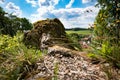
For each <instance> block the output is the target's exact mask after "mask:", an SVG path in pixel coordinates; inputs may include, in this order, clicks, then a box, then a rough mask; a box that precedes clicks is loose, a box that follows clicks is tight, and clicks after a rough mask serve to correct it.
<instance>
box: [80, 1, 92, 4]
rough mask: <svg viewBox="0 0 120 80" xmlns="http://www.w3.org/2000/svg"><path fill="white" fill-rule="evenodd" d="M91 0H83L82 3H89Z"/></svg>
mask: <svg viewBox="0 0 120 80" xmlns="http://www.w3.org/2000/svg"><path fill="white" fill-rule="evenodd" d="M89 2H91V0H82V3H83V4H84V3H89Z"/></svg>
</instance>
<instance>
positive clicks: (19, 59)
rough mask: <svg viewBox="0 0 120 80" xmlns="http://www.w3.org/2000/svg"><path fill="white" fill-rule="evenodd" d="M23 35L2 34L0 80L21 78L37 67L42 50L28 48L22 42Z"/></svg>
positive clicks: (0, 41)
mask: <svg viewBox="0 0 120 80" xmlns="http://www.w3.org/2000/svg"><path fill="white" fill-rule="evenodd" d="M21 40H22V35H21V34H20V33H18V34H17V35H16V36H14V37H10V36H8V35H0V80H21V79H24V78H25V76H24V75H25V74H27V73H29V72H31V71H32V69H33V68H35V67H36V65H35V62H36V60H37V59H38V58H40V56H42V54H41V52H40V51H39V50H37V49H35V48H29V49H28V48H27V47H26V46H25V45H24V44H23V43H22V42H21Z"/></svg>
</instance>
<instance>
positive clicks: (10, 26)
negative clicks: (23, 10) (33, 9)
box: [0, 7, 33, 36]
mask: <svg viewBox="0 0 120 80" xmlns="http://www.w3.org/2000/svg"><path fill="white" fill-rule="evenodd" d="M32 27H33V26H32V23H30V22H29V20H28V19H26V18H20V17H17V16H15V15H13V14H12V13H11V14H9V13H7V12H5V11H4V10H3V8H2V7H0V34H5V35H10V36H14V35H16V32H17V31H18V30H20V31H23V30H30V29H32Z"/></svg>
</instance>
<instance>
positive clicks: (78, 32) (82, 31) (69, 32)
mask: <svg viewBox="0 0 120 80" xmlns="http://www.w3.org/2000/svg"><path fill="white" fill-rule="evenodd" d="M66 33H67V34H71V33H77V34H83V35H90V34H92V31H91V30H78V31H74V30H66Z"/></svg>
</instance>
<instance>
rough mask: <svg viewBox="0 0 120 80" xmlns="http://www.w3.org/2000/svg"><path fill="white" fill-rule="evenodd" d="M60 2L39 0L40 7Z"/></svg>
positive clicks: (57, 0) (56, 0)
mask: <svg viewBox="0 0 120 80" xmlns="http://www.w3.org/2000/svg"><path fill="white" fill-rule="evenodd" d="M58 3H59V0H38V4H39V6H40V7H42V6H44V7H45V6H46V7H48V6H55V5H57V4H58Z"/></svg>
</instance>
